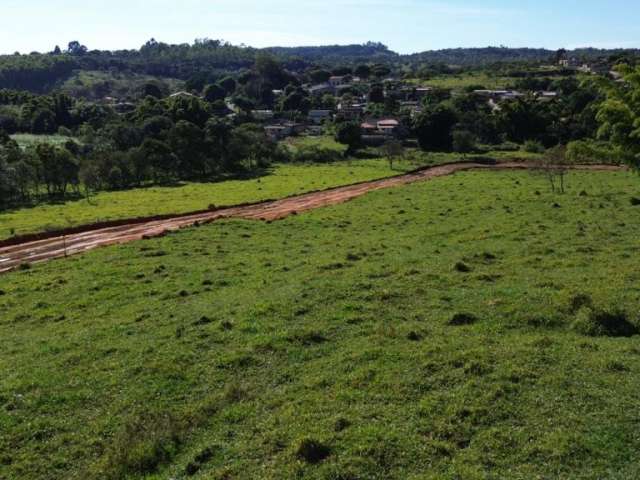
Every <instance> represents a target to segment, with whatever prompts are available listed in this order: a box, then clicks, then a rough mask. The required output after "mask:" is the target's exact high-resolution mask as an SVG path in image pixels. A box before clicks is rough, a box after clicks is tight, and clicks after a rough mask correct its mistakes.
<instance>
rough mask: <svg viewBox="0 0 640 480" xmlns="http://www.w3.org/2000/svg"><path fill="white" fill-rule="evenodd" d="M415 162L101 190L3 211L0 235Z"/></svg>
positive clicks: (251, 194) (299, 186) (290, 191)
mask: <svg viewBox="0 0 640 480" xmlns="http://www.w3.org/2000/svg"><path fill="white" fill-rule="evenodd" d="M416 166H417V165H416V164H415V163H409V162H402V163H398V164H397V165H394V169H393V170H392V169H391V168H389V165H388V163H387V162H386V161H384V160H382V159H374V160H352V161H345V162H340V163H333V164H326V165H276V166H275V167H274V168H273V171H272V172H271V173H270V174H269V175H266V176H264V177H261V178H256V179H251V180H229V181H224V182H218V183H187V184H183V185H180V186H175V187H150V188H139V189H133V190H126V191H116V192H100V193H98V194H97V195H93V196H91V198H90V199H89V200H86V199H82V200H74V201H68V202H65V203H60V204H42V205H39V206H36V207H33V208H22V209H18V210H13V211H5V212H0V238H7V237H10V236H12V235H19V234H25V233H32V232H39V231H46V230H52V229H60V228H65V227H69V226H73V225H82V224H86V223H94V222H98V221H105V220H115V219H121V218H134V217H143V216H152V215H160V214H169V213H184V212H191V211H196V210H204V209H206V208H208V206H209V205H217V206H223V205H235V204H239V203H245V202H256V201H261V200H267V199H275V198H282V197H285V196H289V195H294V194H298V193H303V192H306V191H312V190H321V189H326V188H330V187H334V186H339V185H344V184H349V183H356V182H361V181H365V180H372V179H375V178H382V177H387V176H390V175H398V174H400V173H402V172H403V171H406V170H409V169H412V168H416Z"/></svg>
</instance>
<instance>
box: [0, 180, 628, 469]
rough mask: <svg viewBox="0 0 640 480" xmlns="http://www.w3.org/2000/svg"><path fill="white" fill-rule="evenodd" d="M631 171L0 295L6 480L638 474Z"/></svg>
mask: <svg viewBox="0 0 640 480" xmlns="http://www.w3.org/2000/svg"><path fill="white" fill-rule="evenodd" d="M636 192H637V179H636V178H635V177H634V176H632V175H631V174H630V173H626V172H618V173H605V172H593V173H586V172H584V173H572V174H571V175H570V176H569V178H568V193H567V194H566V195H562V196H560V195H552V194H551V193H550V192H549V189H548V186H547V183H546V180H545V179H544V178H543V177H537V176H532V175H531V174H529V173H526V172H501V173H499V172H484V173H483V172H469V173H463V174H459V175H456V176H452V177H447V178H442V179H439V180H434V181H432V182H430V183H422V184H414V185H411V186H404V187H401V188H395V189H390V190H382V191H378V192H375V193H372V194H369V195H367V196H365V197H361V198H359V199H357V200H355V201H353V202H350V203H348V204H343V205H339V206H334V207H330V208H325V209H320V210H316V211H314V212H311V213H305V214H301V215H297V216H292V217H290V218H288V219H286V220H284V221H281V222H274V223H265V222H255V221H240V220H228V221H221V222H218V223H214V224H211V225H208V226H202V227H200V228H194V229H190V230H185V231H181V232H179V233H176V234H171V235H169V236H167V237H165V238H161V239H155V240H149V241H144V242H135V243H131V244H128V245H125V246H118V247H109V248H105V249H101V250H96V251H93V252H89V253H87V254H86V255H83V256H78V257H73V258H70V259H66V260H60V261H54V262H51V263H48V264H45V265H40V266H33V267H32V268H30V269H23V270H22V271H19V272H15V273H11V274H8V275H6V276H2V277H0V292H1V293H0V368H1V369H2V371H3V372H4V373H5V374H4V375H3V376H2V377H1V378H0V430H1V431H2V432H3V434H2V435H0V478H7V479H8V478H20V479H22V480H35V479H38V480H44V479H51V480H53V479H58V478H85V479H101V480H105V479H107V480H108V479H114V480H115V479H124V478H129V479H142V478H147V479H161V478H162V479H165V478H179V479H186V478H194V479H203V480H204V479H237V480H242V479H255V478H263V479H290V478H305V479H317V480H320V479H338V478H341V479H365V478H366V479H385V480H395V479H397V480H405V479H418V478H419V479H433V480H436V479H438V480H442V479H460V478H464V479H489V478H508V479H525V478H572V479H589V480H591V479H592V480H596V479H600V478H620V479H622V478H625V479H626V478H637V477H638V476H639V475H640V470H639V466H638V462H637V458H638V451H640V443H639V439H638V435H637V423H638V414H637V408H636V407H637V402H638V391H639V390H640V382H639V380H638V379H639V377H638V372H640V349H639V348H638V343H637V337H636V338H627V336H628V335H632V334H633V333H637V331H638V330H637V328H638V323H637V322H638V318H637V300H638V288H637V280H638V268H637V266H638V265H637V261H636V259H637V257H636V255H637V250H638V245H637V232H638V229H639V228H640V220H639V217H638V211H637V208H638V207H634V206H632V205H631V203H630V202H629V199H630V197H631V195H633V194H634V193H636Z"/></svg>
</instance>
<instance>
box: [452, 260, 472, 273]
mask: <svg viewBox="0 0 640 480" xmlns="http://www.w3.org/2000/svg"><path fill="white" fill-rule="evenodd" d="M453 268H454V270H455V271H456V272H460V273H469V272H470V271H471V267H470V266H469V265H467V264H466V263H464V262H458V263H456V264H455V266H454V267H453Z"/></svg>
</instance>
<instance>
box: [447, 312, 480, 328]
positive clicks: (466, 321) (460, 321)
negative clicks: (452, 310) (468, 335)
mask: <svg viewBox="0 0 640 480" xmlns="http://www.w3.org/2000/svg"><path fill="white" fill-rule="evenodd" d="M477 321H478V317H476V316H475V315H474V314H472V313H456V314H455V315H454V316H453V317H451V320H449V325H451V326H462V325H472V324H474V323H476V322H477Z"/></svg>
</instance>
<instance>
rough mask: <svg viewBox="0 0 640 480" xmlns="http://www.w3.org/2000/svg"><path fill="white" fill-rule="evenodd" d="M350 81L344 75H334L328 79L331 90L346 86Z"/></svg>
mask: <svg viewBox="0 0 640 480" xmlns="http://www.w3.org/2000/svg"><path fill="white" fill-rule="evenodd" d="M350 80H351V78H350V77H349V76H348V75H344V76H337V75H334V76H333V77H330V78H329V85H331V86H332V87H333V88H336V87H340V86H342V85H347V84H348V83H349V81H350Z"/></svg>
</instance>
